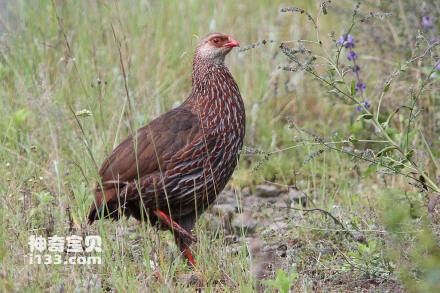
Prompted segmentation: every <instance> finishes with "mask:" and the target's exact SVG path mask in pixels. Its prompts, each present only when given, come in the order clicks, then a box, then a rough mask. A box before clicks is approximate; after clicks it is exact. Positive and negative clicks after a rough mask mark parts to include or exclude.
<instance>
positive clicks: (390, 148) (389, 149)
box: [376, 145, 396, 157]
mask: <svg viewBox="0 0 440 293" xmlns="http://www.w3.org/2000/svg"><path fill="white" fill-rule="evenodd" d="M394 149H396V147H395V146H392V145H390V146H387V147H384V148H383V149H381V150H380V151H378V152H377V153H376V157H380V156H382V155H384V154H386V153H388V152H390V151H392V150H394Z"/></svg>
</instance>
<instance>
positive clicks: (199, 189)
mask: <svg viewBox="0 0 440 293" xmlns="http://www.w3.org/2000/svg"><path fill="white" fill-rule="evenodd" d="M237 46H239V44H238V42H237V41H235V40H234V39H232V38H231V37H229V36H227V35H224V34H221V33H211V34H209V35H208V36H206V37H205V38H204V39H203V40H202V41H201V42H200V43H199V44H198V45H197V47H196V49H195V54H194V61H193V71H192V90H191V93H190V95H189V97H188V98H187V99H186V100H185V101H184V102H183V103H182V104H181V105H180V106H179V107H177V108H174V109H172V110H170V111H169V112H167V113H165V114H163V115H161V116H159V117H157V118H156V119H154V120H153V121H151V122H150V123H149V124H148V125H146V126H144V127H142V128H140V129H139V130H138V131H137V133H136V134H135V135H132V136H129V137H128V138H127V139H125V140H124V141H123V142H122V143H121V144H120V145H118V146H117V147H116V148H115V149H114V150H113V152H112V153H111V154H110V156H109V157H108V158H107V159H106V160H105V161H104V163H103V164H102V167H101V169H100V171H99V176H100V177H101V182H99V183H98V184H97V185H96V188H95V201H94V202H93V203H92V205H91V207H90V211H89V214H88V220H89V223H90V224H91V223H93V221H95V220H97V219H99V218H113V219H116V220H117V219H119V218H120V217H121V216H122V215H126V216H127V217H129V216H133V217H135V218H136V219H138V220H140V221H142V220H149V221H150V223H152V224H153V225H154V224H159V227H160V228H162V229H168V230H171V231H172V233H173V235H174V238H175V240H176V243H177V245H178V246H179V248H180V250H181V251H182V252H184V253H185V255H186V257H187V258H188V260H189V262H190V263H191V264H192V265H194V266H195V262H194V259H193V257H192V255H191V252H190V250H189V246H190V245H191V244H192V243H193V242H196V241H197V239H196V238H195V237H194V236H193V235H192V234H191V229H192V228H193V227H194V224H195V221H196V218H197V217H198V216H199V215H200V214H201V213H202V212H203V211H204V210H205V209H206V208H207V207H208V206H209V205H210V204H211V203H212V202H213V201H214V200H215V198H216V197H217V194H219V193H220V192H221V191H222V190H223V188H224V187H225V185H226V183H227V182H228V180H229V179H230V178H231V176H232V173H233V171H234V168H235V166H236V165H237V162H238V159H239V151H240V149H241V148H242V145H243V137H244V134H245V120H246V117H245V109H244V104H243V100H242V98H241V95H240V91H239V89H238V86H237V83H236V82H235V80H234V78H233V77H232V75H231V73H230V72H229V70H228V68H227V67H226V65H225V56H226V55H227V54H228V53H229V52H230V51H231V50H232V48H234V47H237Z"/></svg>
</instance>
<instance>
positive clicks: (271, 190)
mask: <svg viewBox="0 0 440 293" xmlns="http://www.w3.org/2000/svg"><path fill="white" fill-rule="evenodd" d="M280 194H281V190H279V189H278V188H277V187H276V186H273V185H257V186H256V187H255V195H256V196H258V197H275V196H278V195H280Z"/></svg>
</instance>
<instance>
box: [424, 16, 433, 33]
mask: <svg viewBox="0 0 440 293" xmlns="http://www.w3.org/2000/svg"><path fill="white" fill-rule="evenodd" d="M434 22H435V18H434V17H432V16H423V17H422V24H423V26H424V27H425V29H427V30H430V29H433V28H434Z"/></svg>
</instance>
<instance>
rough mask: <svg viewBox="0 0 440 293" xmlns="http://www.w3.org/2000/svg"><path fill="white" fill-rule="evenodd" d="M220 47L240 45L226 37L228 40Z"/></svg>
mask: <svg viewBox="0 0 440 293" xmlns="http://www.w3.org/2000/svg"><path fill="white" fill-rule="evenodd" d="M222 47H228V48H233V47H240V44H239V43H238V42H237V41H236V40H234V39H233V38H231V37H228V42H227V43H226V44H224V45H223V46H222Z"/></svg>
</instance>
